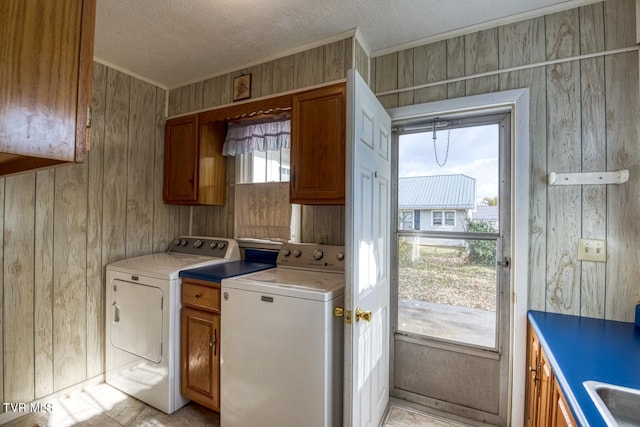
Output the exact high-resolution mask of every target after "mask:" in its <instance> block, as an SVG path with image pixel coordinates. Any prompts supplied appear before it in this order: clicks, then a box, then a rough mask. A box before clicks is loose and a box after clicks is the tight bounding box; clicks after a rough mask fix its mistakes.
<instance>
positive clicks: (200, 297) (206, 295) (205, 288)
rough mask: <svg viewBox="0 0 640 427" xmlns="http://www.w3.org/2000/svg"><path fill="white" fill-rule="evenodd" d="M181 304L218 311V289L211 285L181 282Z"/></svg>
mask: <svg viewBox="0 0 640 427" xmlns="http://www.w3.org/2000/svg"><path fill="white" fill-rule="evenodd" d="M182 304H184V305H190V306H192V307H198V308H203V309H206V310H220V288H219V287H216V286H215V285H213V284H211V285H205V284H200V283H195V282H191V281H183V282H182Z"/></svg>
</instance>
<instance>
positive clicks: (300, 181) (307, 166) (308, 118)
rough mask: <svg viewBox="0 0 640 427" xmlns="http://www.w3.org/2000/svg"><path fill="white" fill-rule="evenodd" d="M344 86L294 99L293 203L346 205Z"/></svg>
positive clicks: (292, 147)
mask: <svg viewBox="0 0 640 427" xmlns="http://www.w3.org/2000/svg"><path fill="white" fill-rule="evenodd" d="M345 114H346V89H345V85H337V86H329V87H325V88H320V89H315V90H311V91H306V92H303V93H301V94H298V95H295V96H294V97H293V111H292V122H291V136H292V137H291V169H292V171H291V172H292V176H291V203H300V204H310V205H314V204H318V205H320V204H336V205H337V204H344V194H345V123H346V116H345Z"/></svg>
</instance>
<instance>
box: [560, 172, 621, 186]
mask: <svg viewBox="0 0 640 427" xmlns="http://www.w3.org/2000/svg"><path fill="white" fill-rule="evenodd" d="M628 180H629V170H628V169H622V170H619V171H615V172H577V173H555V172H551V173H550V174H549V185H593V184H622V183H623V182H627V181H628Z"/></svg>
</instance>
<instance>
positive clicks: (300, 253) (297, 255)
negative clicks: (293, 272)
mask: <svg viewBox="0 0 640 427" xmlns="http://www.w3.org/2000/svg"><path fill="white" fill-rule="evenodd" d="M300 255H302V252H300V249H296V250H295V251H293V256H294V257H296V258H298V257H299V256H300Z"/></svg>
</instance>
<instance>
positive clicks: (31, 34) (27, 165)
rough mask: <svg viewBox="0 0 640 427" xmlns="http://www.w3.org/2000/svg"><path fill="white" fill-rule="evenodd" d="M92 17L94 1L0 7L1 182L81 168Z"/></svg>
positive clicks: (13, 1) (35, 1)
mask: <svg viewBox="0 0 640 427" xmlns="http://www.w3.org/2000/svg"><path fill="white" fill-rule="evenodd" d="M95 10H96V0H56V1H50V0H3V1H2V2H0V152H1V153H2V154H0V174H2V175H4V174H9V173H16V172H19V171H21V170H29V169H37V168H41V167H44V166H49V165H54V164H57V163H63V162H73V161H76V162H81V161H84V160H85V152H86V147H87V145H88V135H89V134H88V129H87V115H88V107H89V105H90V102H91V84H92V79H93V71H92V70H93V40H94V26H95ZM7 153H11V154H7Z"/></svg>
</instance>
